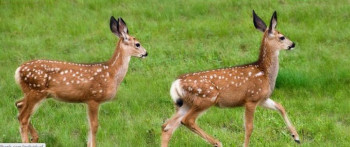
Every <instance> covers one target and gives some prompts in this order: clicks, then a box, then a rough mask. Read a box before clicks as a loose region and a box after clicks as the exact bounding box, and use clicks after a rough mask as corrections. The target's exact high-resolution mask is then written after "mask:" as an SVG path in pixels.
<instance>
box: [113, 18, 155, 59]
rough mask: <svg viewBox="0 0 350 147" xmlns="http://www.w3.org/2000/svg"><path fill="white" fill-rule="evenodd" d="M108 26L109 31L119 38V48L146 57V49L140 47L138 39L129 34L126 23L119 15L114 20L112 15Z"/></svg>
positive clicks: (130, 53)
mask: <svg viewBox="0 0 350 147" xmlns="http://www.w3.org/2000/svg"><path fill="white" fill-rule="evenodd" d="M110 28H111V31H112V32H113V33H114V34H115V35H116V36H117V37H119V38H120V45H121V48H122V49H123V50H124V52H125V53H126V54H128V55H130V56H135V57H140V58H145V57H147V55H148V53H147V51H146V50H145V48H143V47H142V45H141V43H140V41H138V40H137V39H136V38H135V37H133V36H131V35H129V31H128V28H127V26H126V23H125V22H124V20H123V19H122V18H121V17H119V18H118V20H116V19H115V18H114V17H113V16H112V17H111V20H110Z"/></svg>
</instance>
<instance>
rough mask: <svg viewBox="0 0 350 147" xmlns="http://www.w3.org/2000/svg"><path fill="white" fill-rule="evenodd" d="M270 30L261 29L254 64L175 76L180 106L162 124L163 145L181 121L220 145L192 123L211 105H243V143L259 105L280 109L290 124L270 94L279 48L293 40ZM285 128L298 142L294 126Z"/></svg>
mask: <svg viewBox="0 0 350 147" xmlns="http://www.w3.org/2000/svg"><path fill="white" fill-rule="evenodd" d="M276 22H277V21H276ZM260 24H263V23H260ZM274 26H275V24H274ZM264 29H265V28H260V29H259V30H264ZM271 32H272V34H271V33H270V30H268V29H266V30H265V31H264V36H263V39H262V42H261V47H260V55H259V59H258V60H257V61H256V62H254V63H251V64H247V65H242V66H236V67H230V68H223V69H216V70H209V71H202V72H197V73H191V74H185V75H182V76H180V77H178V79H177V81H180V86H181V88H180V90H179V92H178V93H179V95H180V98H179V99H181V100H182V101H183V106H181V107H179V106H177V110H176V114H175V115H174V116H173V117H172V118H171V119H170V120H168V121H167V122H166V123H164V124H163V126H162V146H163V147H165V146H167V145H168V143H169V140H170V138H171V136H172V133H173V132H174V131H175V130H176V128H177V127H178V126H179V124H180V122H181V123H182V124H183V125H185V126H186V127H187V128H189V129H190V130H191V131H193V132H194V133H196V134H198V135H199V136H201V137H202V138H203V139H205V140H206V141H208V142H209V143H210V144H212V145H213V146H222V145H221V143H220V142H219V141H218V140H216V139H214V138H213V137H211V136H210V135H208V134H206V133H205V132H204V131H203V130H201V129H200V128H199V126H197V125H196V122H195V120H196V119H197V117H198V116H199V114H200V113H202V112H204V111H205V110H206V109H208V108H209V107H211V106H214V105H215V106H218V107H237V106H244V107H245V132H246V134H245V141H244V146H248V144H249V138H250V135H251V133H252V130H253V118H254V111H255V108H256V106H257V105H259V104H260V105H262V106H264V107H267V108H270V109H274V110H278V111H280V112H281V114H282V116H283V118H284V119H285V121H286V123H287V124H290V121H289V120H288V118H287V116H286V112H285V110H284V108H283V107H282V105H280V104H278V103H275V102H273V101H272V100H271V99H269V97H270V96H271V94H272V92H273V90H274V87H275V81H276V77H277V73H278V53H279V51H280V50H281V49H288V48H289V49H290V46H292V43H293V42H291V41H290V40H288V39H285V40H280V39H279V37H281V36H282V34H280V33H279V32H278V31H275V30H274V28H273V30H272V31H271ZM293 47H294V43H293ZM181 89H182V90H181ZM180 111H181V112H180ZM288 127H289V129H290V131H291V133H292V134H293V135H294V136H293V138H294V139H295V140H296V141H299V137H298V134H297V132H296V131H295V129H294V127H293V126H291V125H289V126H288Z"/></svg>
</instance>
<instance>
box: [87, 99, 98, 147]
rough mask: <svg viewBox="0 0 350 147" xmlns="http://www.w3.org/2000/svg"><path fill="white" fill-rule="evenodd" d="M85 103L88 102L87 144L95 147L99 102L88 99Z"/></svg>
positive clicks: (89, 146)
mask: <svg viewBox="0 0 350 147" xmlns="http://www.w3.org/2000/svg"><path fill="white" fill-rule="evenodd" d="M87 104H88V115H89V125H90V132H89V140H88V143H87V146H88V147H95V146H96V133H97V129H98V109H99V105H100V104H99V103H98V102H95V101H89V102H88V103H87Z"/></svg>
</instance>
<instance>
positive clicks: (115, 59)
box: [16, 18, 147, 146]
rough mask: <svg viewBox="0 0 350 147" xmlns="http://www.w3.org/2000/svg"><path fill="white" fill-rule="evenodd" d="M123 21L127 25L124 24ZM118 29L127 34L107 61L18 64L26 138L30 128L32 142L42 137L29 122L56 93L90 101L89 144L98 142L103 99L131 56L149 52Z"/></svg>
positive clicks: (60, 97) (108, 97) (112, 92)
mask: <svg viewBox="0 0 350 147" xmlns="http://www.w3.org/2000/svg"><path fill="white" fill-rule="evenodd" d="M113 19H114V18H113ZM114 20H115V19H114ZM111 21H112V20H111ZM120 22H121V18H120V19H119V23H120ZM116 23H118V22H116ZM113 25H116V24H113ZM119 25H121V26H123V24H119ZM124 27H126V26H124ZM123 29H124V28H123ZM118 33H120V34H123V37H122V36H119V37H120V39H119V41H118V44H117V47H116V49H115V52H114V54H113V56H112V58H111V59H110V60H109V61H107V62H103V63H96V64H78V63H70V62H61V61H52V60H34V61H29V62H26V63H24V64H22V65H21V66H20V67H19V68H18V70H17V71H16V80H17V81H18V82H19V84H20V87H21V89H22V91H23V93H24V98H23V99H21V100H19V101H17V102H16V106H17V108H18V110H19V115H18V120H19V121H20V125H21V132H20V133H21V137H22V142H25V143H27V142H29V140H28V131H29V132H30V133H31V135H32V137H33V139H32V142H37V141H38V139H39V137H38V134H37V132H36V130H35V129H34V128H33V126H32V125H31V124H30V123H29V118H30V116H31V114H32V113H33V111H34V107H36V106H37V105H38V104H39V102H40V101H42V100H44V99H45V98H48V97H53V98H55V99H58V100H62V101H66V102H74V103H86V104H87V105H88V116H89V124H90V138H89V142H88V146H95V145H96V142H95V136H96V132H97V129H98V120H97V119H98V109H99V105H100V103H102V102H106V101H108V100H111V99H112V98H114V97H115V95H116V93H117V90H118V87H119V85H120V83H121V82H122V80H123V79H124V77H125V75H126V73H127V71H128V66H129V61H130V58H131V56H137V57H145V56H147V53H146V50H145V49H144V48H143V47H142V46H139V47H136V46H135V44H136V43H139V41H138V40H136V39H135V38H134V37H132V36H129V35H128V34H127V33H126V32H118ZM118 35H119V34H118Z"/></svg>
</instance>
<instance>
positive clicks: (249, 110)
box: [244, 103, 256, 147]
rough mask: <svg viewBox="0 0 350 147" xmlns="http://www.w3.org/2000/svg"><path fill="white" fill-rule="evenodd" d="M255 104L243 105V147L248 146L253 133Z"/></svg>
mask: <svg viewBox="0 0 350 147" xmlns="http://www.w3.org/2000/svg"><path fill="white" fill-rule="evenodd" d="M255 108H256V104H255V103H247V104H246V105H245V138H244V147H248V146H249V140H250V136H251V135H252V132H253V127H254V126H253V120H254V112H255Z"/></svg>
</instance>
